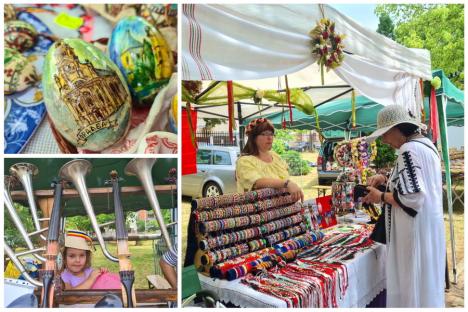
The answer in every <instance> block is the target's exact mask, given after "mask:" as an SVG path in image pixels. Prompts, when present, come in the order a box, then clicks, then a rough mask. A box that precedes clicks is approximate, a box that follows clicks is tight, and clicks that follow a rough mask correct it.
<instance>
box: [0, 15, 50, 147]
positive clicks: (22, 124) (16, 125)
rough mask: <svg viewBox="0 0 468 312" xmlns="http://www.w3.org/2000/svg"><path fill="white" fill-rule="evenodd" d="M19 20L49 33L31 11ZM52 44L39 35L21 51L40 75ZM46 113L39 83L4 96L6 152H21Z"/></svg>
mask: <svg viewBox="0 0 468 312" xmlns="http://www.w3.org/2000/svg"><path fill="white" fill-rule="evenodd" d="M18 19H19V20H22V21H25V22H28V23H30V24H31V25H33V26H34V28H35V29H36V30H37V31H38V32H39V33H47V34H51V32H50V30H49V29H48V28H47V26H45V25H44V24H43V23H42V22H41V21H40V20H39V19H38V18H36V17H35V16H34V15H32V14H30V13H27V12H21V13H19V14H18ZM52 43H53V42H52V40H50V39H48V38H45V37H43V36H39V38H38V41H37V44H36V45H35V46H34V47H33V48H31V49H30V50H28V51H26V52H25V53H24V55H25V56H26V57H28V59H29V60H31V61H32V62H33V63H34V65H35V67H36V72H37V73H38V75H39V76H41V75H42V64H43V62H44V56H45V55H46V53H47V50H48V49H49V47H50V45H51V44H52ZM45 114H46V109H45V105H44V100H43V92H42V83H39V84H37V85H36V86H34V87H31V88H29V89H27V90H25V91H23V92H19V93H15V94H12V95H8V96H5V115H4V116H5V122H4V127H5V134H4V136H5V150H4V152H5V154H15V153H19V152H21V150H22V149H23V148H24V146H25V145H26V143H27V142H28V141H29V139H30V138H31V137H32V135H33V134H34V132H35V131H36V129H37V128H38V127H39V125H40V123H41V121H42V119H43V118H44V116H45Z"/></svg>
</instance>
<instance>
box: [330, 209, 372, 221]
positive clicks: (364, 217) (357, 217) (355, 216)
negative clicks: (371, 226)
mask: <svg viewBox="0 0 468 312" xmlns="http://www.w3.org/2000/svg"><path fill="white" fill-rule="evenodd" d="M337 219H338V222H339V223H356V224H368V223H369V222H370V220H371V219H370V217H369V215H368V214H366V213H365V212H363V211H360V210H356V213H348V214H345V215H344V216H341V217H337Z"/></svg>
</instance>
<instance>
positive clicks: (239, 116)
mask: <svg viewBox="0 0 468 312" xmlns="http://www.w3.org/2000/svg"><path fill="white" fill-rule="evenodd" d="M237 119H238V121H239V149H240V152H242V148H243V147H244V126H243V125H242V124H243V123H244V119H243V118H242V107H241V103H240V102H237Z"/></svg>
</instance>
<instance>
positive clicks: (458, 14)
mask: <svg viewBox="0 0 468 312" xmlns="http://www.w3.org/2000/svg"><path fill="white" fill-rule="evenodd" d="M375 13H376V14H377V16H379V17H380V16H383V15H385V14H386V15H388V16H389V17H390V18H391V20H392V21H393V23H394V24H395V41H396V42H398V43H400V44H402V45H404V46H406V47H408V48H420V49H427V50H429V51H430V52H431V62H432V68H434V69H442V70H444V72H445V74H446V75H447V76H448V77H449V78H451V80H452V82H453V83H454V84H455V85H456V86H457V87H459V88H461V89H464V73H463V72H464V5H463V4H382V5H378V6H377V7H376V9H375Z"/></svg>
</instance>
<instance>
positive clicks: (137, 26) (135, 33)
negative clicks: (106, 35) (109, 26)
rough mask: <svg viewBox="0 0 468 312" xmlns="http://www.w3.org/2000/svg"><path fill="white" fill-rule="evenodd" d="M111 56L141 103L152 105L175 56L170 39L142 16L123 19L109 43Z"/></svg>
mask: <svg viewBox="0 0 468 312" xmlns="http://www.w3.org/2000/svg"><path fill="white" fill-rule="evenodd" d="M109 55H110V58H111V59H112V60H113V61H114V62H115V63H116V64H117V66H119V68H120V70H121V71H122V73H123V74H124V76H125V78H126V80H127V83H128V86H129V89H130V92H131V93H132V95H133V98H134V99H135V101H136V102H137V103H139V104H151V103H152V102H153V100H154V97H155V96H156V94H157V93H158V92H159V91H160V90H161V89H162V88H163V87H164V86H165V85H166V84H167V83H168V82H169V78H170V77H171V74H172V68H173V59H172V54H171V51H170V49H169V47H168V45H167V43H166V41H165V40H164V38H163V36H162V35H161V34H160V33H159V31H158V30H157V29H156V28H154V27H153V26H152V25H151V24H149V23H148V22H146V21H145V20H144V19H142V18H140V17H135V16H132V17H128V18H124V19H122V20H120V21H119V23H118V24H117V25H116V27H115V28H114V30H113V32H112V37H111V39H110V42H109Z"/></svg>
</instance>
